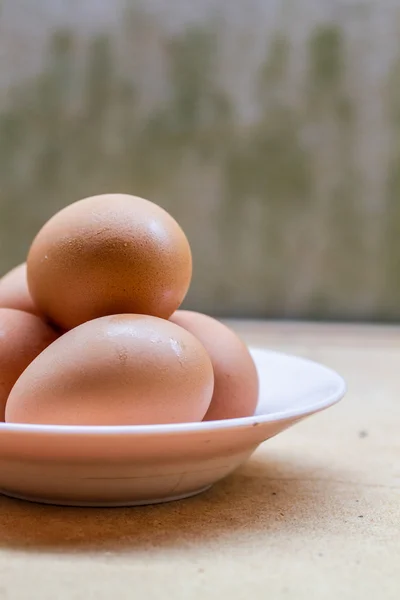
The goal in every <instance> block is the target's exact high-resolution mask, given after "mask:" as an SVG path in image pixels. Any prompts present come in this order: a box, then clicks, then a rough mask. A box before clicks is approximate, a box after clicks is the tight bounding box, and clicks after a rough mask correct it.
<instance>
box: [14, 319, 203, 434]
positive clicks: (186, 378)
mask: <svg viewBox="0 0 400 600" xmlns="http://www.w3.org/2000/svg"><path fill="white" fill-rule="evenodd" d="M213 386H214V375H213V368H212V365H211V361H210V358H209V356H208V354H207V352H206V350H205V349H204V347H203V346H202V344H201V343H200V342H199V341H198V340H197V339H196V338H195V337H194V336H193V335H192V334H191V333H189V332H188V331H186V330H185V329H182V328H181V327H179V326H178V325H175V324H174V323H171V322H169V321H166V320H164V319H160V318H158V317H151V316H145V315H115V316H108V317H101V318H99V319H95V320H93V321H89V322H87V323H84V324H83V325H80V326H78V327H77V328H75V329H73V330H71V331H69V332H67V333H66V334H64V335H63V336H62V337H60V338H59V339H58V340H57V341H56V342H55V343H54V344H53V345H52V346H51V348H48V349H47V350H45V351H44V352H42V354H41V355H40V356H38V358H37V359H36V360H35V361H33V362H32V364H31V365H30V366H29V367H28V368H27V369H26V370H25V371H24V373H23V374H22V375H21V377H20V378H19V379H18V381H17V383H16V384H15V386H14V388H13V390H12V392H11V394H10V397H9V399H8V402H7V407H6V422H8V423H36V424H54V425H148V424H158V423H179V422H192V421H201V420H202V419H203V417H204V415H205V414H206V412H207V410H208V408H209V405H210V401H211V397H212V393H213Z"/></svg>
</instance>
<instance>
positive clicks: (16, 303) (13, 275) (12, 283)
mask: <svg viewBox="0 0 400 600" xmlns="http://www.w3.org/2000/svg"><path fill="white" fill-rule="evenodd" d="M0 308H15V309H17V310H23V311H25V312H29V313H32V314H33V315H37V314H39V311H38V309H37V307H36V306H35V305H34V303H33V300H32V297H31V295H30V293H29V289H28V281H27V278H26V263H23V264H22V265H19V266H18V267H15V268H14V269H12V270H11V271H10V272H9V273H7V274H6V275H4V276H3V277H2V278H1V279H0Z"/></svg>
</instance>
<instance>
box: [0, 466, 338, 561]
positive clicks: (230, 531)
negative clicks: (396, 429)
mask: <svg viewBox="0 0 400 600" xmlns="http://www.w3.org/2000/svg"><path fill="white" fill-rule="evenodd" d="M314 473H315V472H314ZM332 485H333V483H332V482H330V481H329V479H327V480H324V481H321V480H318V479H317V480H315V477H313V476H312V475H311V469H310V468H309V470H308V471H307V470H306V469H305V468H304V467H301V466H300V465H299V466H296V465H293V464H292V463H291V464H287V463H283V462H282V461H281V462H280V461H277V460H274V461H271V462H266V461H265V459H264V460H262V461H261V460H259V459H257V456H255V457H253V458H252V459H251V460H250V461H249V462H248V463H247V464H246V465H245V466H244V467H242V468H241V469H239V470H238V471H237V472H236V473H235V474H233V475H231V476H230V477H228V478H227V479H226V480H224V481H222V482H220V483H219V484H217V485H215V486H214V487H213V488H212V489H211V490H209V491H208V492H206V493H204V494H202V495H200V496H197V497H194V498H191V499H187V500H181V501H179V502H171V503H168V504H159V505H154V506H145V507H137V508H111V509H104V508H102V509H96V508H69V507H57V506H45V505H39V504H31V503H27V502H22V501H18V500H12V499H9V498H6V497H0V548H2V547H3V548H15V549H25V550H29V549H32V550H34V551H36V552H37V551H40V550H42V551H48V550H52V551H59V552H63V551H76V552H79V551H83V550H85V551H87V550H91V551H93V552H96V551H103V552H104V551H111V552H112V551H120V550H124V549H126V550H128V549H129V550H131V551H132V550H134V549H138V550H143V549H152V550H156V549H157V548H171V549H174V548H177V549H178V548H179V549H180V550H182V549H184V548H187V549H190V548H191V547H192V546H196V547H198V546H199V545H201V544H207V543H208V542H210V541H212V540H213V539H215V538H217V537H218V538H220V537H221V536H225V537H229V536H230V535H235V536H236V538H237V537H238V536H240V535H243V536H246V535H249V534H253V535H254V534H256V533H257V532H260V533H263V534H265V532H266V531H267V532H268V531H270V532H271V533H273V532H274V531H279V530H284V529H289V528H290V529H291V530H294V528H295V530H296V532H298V531H299V530H300V531H301V529H302V528H308V527H310V526H312V527H313V528H314V529H315V528H316V527H321V528H323V527H325V526H326V524H327V519H329V520H330V523H332V514H329V511H327V503H328V502H329V501H330V502H332V494H331V491H332ZM338 502H340V498H339V499H338Z"/></svg>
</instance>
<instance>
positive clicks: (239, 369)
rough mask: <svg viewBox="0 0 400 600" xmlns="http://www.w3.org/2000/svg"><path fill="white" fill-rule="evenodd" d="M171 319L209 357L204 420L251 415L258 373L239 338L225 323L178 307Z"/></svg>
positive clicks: (253, 408) (254, 402)
mask: <svg viewBox="0 0 400 600" xmlns="http://www.w3.org/2000/svg"><path fill="white" fill-rule="evenodd" d="M170 320H171V321H173V322H174V323H176V324H177V325H180V326H181V327H184V328H185V329H187V331H190V332H191V333H192V334H193V335H194V336H195V337H196V338H197V339H198V340H200V342H201V343H202V344H203V346H204V347H205V349H206V350H207V352H208V354H209V356H210V358H211V362H212V365H213V369H214V393H213V397H212V400H211V405H210V408H209V409H208V411H207V414H206V415H205V417H204V420H205V421H214V420H215V421H216V420H219V419H232V418H239V417H249V416H252V415H253V414H254V412H255V409H256V407H257V401H258V388H259V385H258V375H257V370H256V367H255V364H254V361H253V359H252V357H251V355H250V352H249V350H248V348H247V346H246V345H245V344H244V343H243V342H242V340H241V339H240V338H239V337H238V336H237V335H236V334H235V333H234V332H233V331H231V330H230V329H229V328H228V327H226V326H225V325H224V324H222V323H220V322H219V321H217V320H216V319H213V318H212V317H209V316H207V315H203V314H201V313H196V312H191V311H186V310H178V311H177V312H175V313H174V314H173V315H172V317H171V319H170Z"/></svg>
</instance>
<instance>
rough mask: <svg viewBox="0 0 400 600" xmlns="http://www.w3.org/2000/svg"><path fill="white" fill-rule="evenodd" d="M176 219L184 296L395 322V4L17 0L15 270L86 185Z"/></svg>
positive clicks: (8, 250) (226, 306)
mask: <svg viewBox="0 0 400 600" xmlns="http://www.w3.org/2000/svg"><path fill="white" fill-rule="evenodd" d="M107 191H121V192H127V193H134V194H137V195H142V196H144V197H147V198H149V199H152V200H154V201H156V202H158V203H160V204H161V205H163V206H164V207H166V208H167V209H168V210H169V211H171V213H172V214H173V215H174V216H175V217H176V218H177V219H178V220H179V221H180V222H181V224H182V226H183V227H184V229H185V230H186V232H187V234H188V237H189V239H190V241H191V244H192V248H193V252H194V259H195V277H194V281H193V286H192V289H191V292H190V295H189V297H188V299H187V302H186V305H187V306H190V307H193V308H197V309H201V310H204V311H209V312H212V313H216V314H219V315H225V316H226V315H229V316H233V315H247V316H283V317H286V316H291V317H299V316H300V317H307V318H309V317H315V318H320V317H324V318H349V319H365V318H367V319H394V318H397V317H398V316H399V315H400V235H399V234H400V3H399V2H396V1H394V0H393V1H389V0H364V1H361V0H353V1H351V0H297V1H296V0H292V1H289V0H287V1H285V0H246V2H244V1H243V0H231V1H230V0H196V2H194V1H193V0H169V1H168V2H162V0H158V1H157V0H136V1H135V0H131V1H129V2H127V1H125V0H114V2H109V0H35V2H30V0H18V1H15V0H14V1H13V0H3V2H2V3H1V4H0V272H5V271H6V270H8V269H9V268H10V267H11V266H13V265H14V264H17V263H18V262H20V261H22V260H23V259H24V255H25V253H26V250H27V248H28V246H29V243H30V241H31V239H32V237H33V236H34V234H35V233H36V231H37V230H38V228H39V227H40V226H41V224H42V223H43V222H44V221H45V220H46V219H47V218H48V217H49V216H50V215H51V214H53V213H54V212H55V211H56V210H58V209H59V208H61V207H62V206H64V205H66V204H68V203H70V202H73V201H75V200H77V199H79V198H82V197H85V196H87V195H91V194H96V193H104V192H107Z"/></svg>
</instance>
